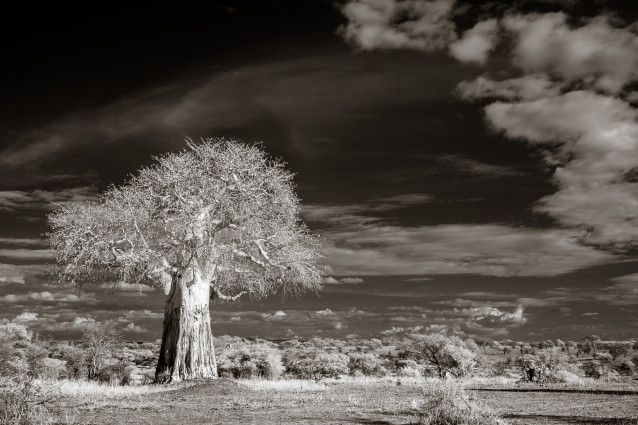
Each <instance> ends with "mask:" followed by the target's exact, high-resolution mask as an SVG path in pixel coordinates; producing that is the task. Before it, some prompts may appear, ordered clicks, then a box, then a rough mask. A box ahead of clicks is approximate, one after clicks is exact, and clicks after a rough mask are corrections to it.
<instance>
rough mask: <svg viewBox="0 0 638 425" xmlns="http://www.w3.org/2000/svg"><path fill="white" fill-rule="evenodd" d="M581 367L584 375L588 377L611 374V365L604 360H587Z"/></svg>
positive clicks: (608, 375)
mask: <svg viewBox="0 0 638 425" xmlns="http://www.w3.org/2000/svg"><path fill="white" fill-rule="evenodd" d="M581 368H582V369H583V371H584V372H585V376H587V377H589V378H596V379H600V378H604V377H611V376H612V370H611V365H610V364H609V363H608V362H606V361H602V362H601V361H600V360H588V361H586V362H585V363H583V364H582V365H581Z"/></svg>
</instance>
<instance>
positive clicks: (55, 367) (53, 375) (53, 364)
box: [38, 357, 66, 379]
mask: <svg viewBox="0 0 638 425" xmlns="http://www.w3.org/2000/svg"><path fill="white" fill-rule="evenodd" d="M41 362H42V363H41V368H40V371H39V375H38V377H39V378H46V379H59V378H60V377H62V376H64V375H66V365H65V364H64V361H62V360H60V359H52V358H50V357H45V358H43V359H42V360H41Z"/></svg>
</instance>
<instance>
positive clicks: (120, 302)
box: [0, 0, 638, 340]
mask: <svg viewBox="0 0 638 425" xmlns="http://www.w3.org/2000/svg"><path fill="white" fill-rule="evenodd" d="M630 3H631V2H620V1H616V2H613V1H607V2H605V1H593V0H592V1H579V0H572V1H569V2H565V1H552V0H542V1H541V0H539V1H518V2H463V1H460V0H459V1H456V2H455V1H453V0H433V1H431V0H403V1H398V0H350V1H340V2H332V1H318V0H307V1H303V2H300V1H293V0H291V1H283V0H282V1H274V0H272V1H227V2H205V1H200V2H180V3H179V4H178V3H175V4H172V5H170V4H167V5H160V4H156V3H151V2H148V3H144V2H135V4H134V5H132V4H117V3H115V2H108V3H107V2H90V3H86V2H85V3H79V2H78V3H72V2H50V3H47V5H45V6H42V5H37V4H35V3H25V4H21V5H20V6H15V5H14V7H17V8H13V9H5V10H3V13H1V14H0V20H1V21H2V22H0V31H1V32H2V37H0V40H2V41H0V43H2V61H3V66H2V71H0V72H1V73H2V78H0V93H2V102H0V306H1V307H2V309H1V310H0V311H1V312H0V318H6V319H10V320H17V321H23V322H25V323H27V324H28V325H29V326H31V327H33V328H34V329H36V330H37V331H39V332H41V333H43V334H53V335H54V336H57V337H68V338H74V337H76V336H77V335H78V334H79V332H80V331H81V329H82V327H83V326H85V325H86V323H90V322H91V321H93V320H106V319H113V320H117V321H118V322H119V323H121V327H122V329H123V330H124V331H125V336H126V337H127V338H129V339H147V340H149V339H150V340H153V339H156V338H159V337H160V335H161V334H160V327H161V321H162V311H163V305H162V303H163V301H162V298H163V296H162V295H161V294H157V293H154V292H152V291H146V290H144V291H143V292H141V293H140V292H137V291H136V290H134V288H123V289H124V290H123V291H122V292H120V293H119V294H116V295H110V294H104V293H102V292H101V291H100V290H99V289H96V290H95V291H93V292H88V293H82V294H78V293H77V292H76V291H75V292H74V290H73V289H72V288H60V287H57V286H54V285H51V284H50V283H49V282H48V280H47V278H46V276H45V275H44V271H45V269H46V267H47V263H49V262H50V261H51V259H50V258H51V257H50V254H49V253H48V252H47V249H46V248H47V241H46V237H45V236H44V235H43V234H44V233H45V232H46V231H47V226H46V220H45V217H46V214H48V213H49V212H50V211H51V210H52V209H53V208H55V205H54V204H53V203H55V202H68V201H86V200H92V199H95V198H96V196H97V194H98V193H99V192H101V191H102V190H104V189H105V188H106V187H108V186H109V185H110V184H116V185H117V184H121V183H122V182H123V181H124V180H125V179H126V177H127V176H128V175H129V174H131V173H134V172H135V171H136V170H137V169H138V168H139V167H140V166H141V165H146V164H149V163H151V162H152V159H151V157H152V156H153V155H158V154H162V153H165V152H168V151H174V150H180V149H183V148H184V147H185V142H184V139H185V137H192V138H193V139H196V138H199V137H226V138H232V139H238V140H242V141H244V142H246V143H254V142H257V141H260V142H262V143H263V146H264V148H265V149H266V150H267V151H268V152H269V153H270V154H272V155H273V156H278V157H281V158H283V159H284V160H286V161H287V162H288V164H289V167H290V169H291V170H292V171H293V172H295V173H296V179H295V181H296V184H297V192H298V194H299V196H300V198H301V199H302V202H303V206H304V207H303V210H304V218H305V220H306V221H307V222H308V224H309V225H310V227H311V229H313V230H314V231H316V232H318V233H320V234H321V235H322V236H323V238H324V239H325V247H326V266H327V267H328V271H329V276H327V277H326V285H325V288H324V291H322V293H321V294H318V295H317V294H308V295H307V296H304V297H303V298H301V299H299V300H287V301H286V302H284V303H282V302H281V300H280V299H278V298H272V299H267V300H265V301H262V302H261V303H251V302H248V301H243V302H242V303H241V304H239V305H237V304H226V305H215V306H214V310H213V321H214V329H213V332H214V333H215V334H223V333H230V334H236V335H243V336H259V337H262V338H286V337H293V336H298V337H301V338H307V337H310V336H312V335H324V336H333V337H343V336H345V335H347V334H351V333H357V334H359V335H362V336H370V335H377V334H378V333H379V332H381V331H384V330H387V329H391V328H393V327H404V328H405V327H412V326H423V327H429V329H431V330H440V329H449V330H462V331H464V332H467V333H469V334H472V335H485V336H491V337H493V338H498V339H501V338H512V339H520V340H538V339H546V338H562V339H578V338H580V337H582V336H584V335H586V334H592V333H596V334H598V335H600V336H602V337H603V338H636V337H638V307H637V304H638V260H636V259H635V258H636V255H635V254H636V252H637V250H636V248H637V247H638V113H637V112H636V105H637V104H638V91H637V90H636V88H637V87H638V83H637V82H638V37H637V36H636V34H637V32H638V21H637V19H638V8H636V7H635V6H628V5H629V4H630ZM52 202H53V203H52ZM143 289H146V288H143Z"/></svg>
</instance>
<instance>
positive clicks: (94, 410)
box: [56, 378, 638, 425]
mask: <svg viewBox="0 0 638 425" xmlns="http://www.w3.org/2000/svg"><path fill="white" fill-rule="evenodd" d="M442 385H446V384H444V383H442V382H441V381H437V380H422V379H420V380H417V379H408V378H402V379H401V384H400V385H397V379H396V378H391V379H343V380H339V381H336V380H326V381H321V382H319V383H317V382H314V381H300V380H290V381H232V380H225V379H219V380H216V381H207V382H199V383H196V384H189V385H185V384H182V385H177V386H172V387H162V386H150V387H149V386H144V387H129V388H131V389H130V390H126V389H124V390H122V389H109V388H108V387H96V386H94V387H91V388H89V386H87V387H85V388H84V389H76V390H73V389H72V385H70V384H69V386H68V387H67V388H66V389H63V391H62V392H63V393H64V394H66V395H65V396H64V397H63V398H62V399H61V401H60V403H58V405H59V409H58V413H57V414H56V421H57V422H58V423H60V424H94V425H103V424H166V423H170V424H263V425H271V424H409V423H415V421H416V416H415V414H416V412H417V410H416V409H417V408H418V406H419V405H421V404H422V403H423V401H424V400H427V398H428V396H429V395H431V394H432V393H434V392H435V390H436V388H440V387H441V386H442ZM464 385H465V386H466V387H471V388H480V387H484V388H489V387H494V386H498V387H499V388H502V387H504V386H507V383H506V382H495V381H494V382H488V381H482V382H481V381H474V382H471V381H470V382H465V383H464ZM125 388H126V387H125ZM512 388H513V386H512ZM538 390H539V391H538V392H525V393H520V392H493V391H481V390H468V391H467V395H468V397H469V402H470V403H472V404H476V405H480V406H484V405H487V406H489V407H491V408H492V410H494V411H496V412H498V413H499V414H501V415H503V416H504V417H506V418H507V420H508V421H509V423H511V424H529V425H535V424H579V423H582V424H594V423H607V424H625V425H627V424H638V396H636V395H614V394H596V393H583V392H580V393H547V392H544V391H543V388H538ZM581 390H582V388H581Z"/></svg>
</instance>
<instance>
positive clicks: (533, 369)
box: [516, 347, 576, 383]
mask: <svg viewBox="0 0 638 425" xmlns="http://www.w3.org/2000/svg"><path fill="white" fill-rule="evenodd" d="M516 365H517V366H518V368H519V370H520V371H521V373H522V375H523V377H522V379H523V381H527V382H538V383H546V382H557V381H558V378H557V372H558V371H561V370H564V371H568V372H572V373H573V372H575V370H576V367H575V364H574V363H573V361H572V360H571V358H570V357H569V355H568V354H567V353H566V352H564V351H561V349H560V348H557V347H554V348H545V349H542V350H538V351H537V352H536V354H523V355H521V356H518V357H517V358H516Z"/></svg>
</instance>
